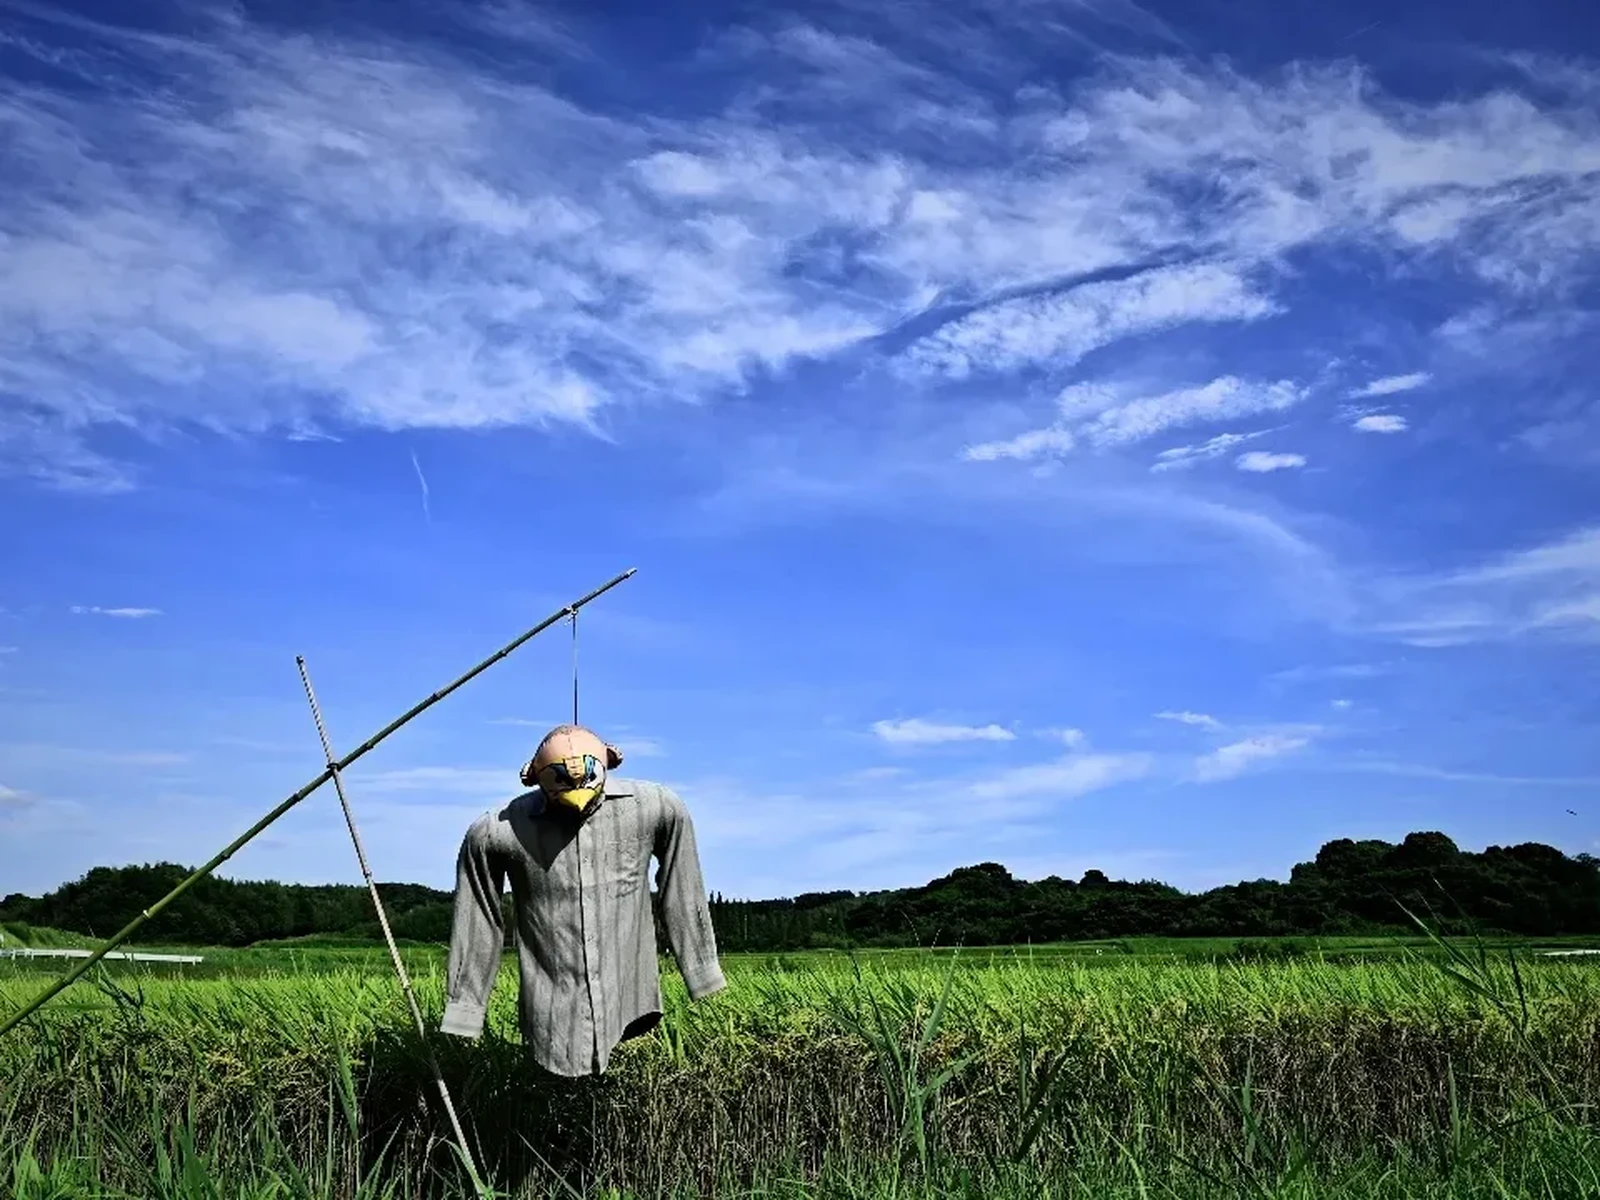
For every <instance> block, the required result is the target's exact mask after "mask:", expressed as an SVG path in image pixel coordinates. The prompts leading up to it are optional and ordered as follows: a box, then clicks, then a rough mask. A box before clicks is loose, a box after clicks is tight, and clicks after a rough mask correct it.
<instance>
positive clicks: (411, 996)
mask: <svg viewBox="0 0 1600 1200" xmlns="http://www.w3.org/2000/svg"><path fill="white" fill-rule="evenodd" d="M573 619H574V620H576V619H577V612H576V610H574V612H573ZM294 663H295V666H297V667H299V668H300V682H301V683H302V684H304V685H305V689H306V703H308V704H309V705H311V719H312V720H313V721H314V722H316V726H317V737H318V738H320V739H321V741H322V756H323V758H325V759H326V760H327V763H328V770H330V771H332V772H333V790H334V791H335V792H337V793H338V795H339V807H340V808H341V809H343V810H344V823H345V825H346V826H347V827H348V828H349V830H350V841H351V843H352V844H353V845H354V846H355V848H356V862H358V863H359V864H360V865H361V875H362V877H363V878H364V879H365V880H366V881H367V891H369V892H370V893H372V906H373V908H375V909H377V910H378V925H379V927H380V928H381V929H382V930H383V940H384V941H385V942H387V943H388V945H389V958H390V960H391V961H393V963H394V970H395V974H396V975H398V976H399V977H400V990H401V991H403V992H405V994H406V1003H407V1004H408V1005H409V1006H410V1008H411V1019H412V1020H413V1021H415V1022H416V1024H417V1037H418V1038H420V1039H421V1040H422V1052H423V1054H425V1055H426V1056H427V1059H428V1066H429V1068H430V1069H431V1070H432V1071H433V1082H434V1084H435V1085H436V1086H437V1087H438V1089H439V1099H440V1100H441V1101H442V1102H443V1103H444V1111H445V1113H446V1114H447V1115H448V1116H449V1118H450V1128H451V1130H452V1131H453V1132H454V1133H455V1135H456V1145H457V1146H459V1147H460V1149H461V1157H462V1159H463V1161H464V1162H465V1163H466V1165H467V1174H468V1175H470V1176H471V1177H472V1187H473V1190H474V1191H476V1192H477V1193H478V1195H479V1197H488V1196H489V1195H490V1192H489V1190H488V1188H487V1187H485V1186H484V1182H483V1176H481V1175H479V1174H478V1163H477V1160H476V1159H475V1158H473V1156H472V1150H471V1148H470V1147H469V1146H468V1145H467V1135H466V1134H465V1133H463V1132H462V1131H461V1120H460V1118H458V1117H457V1116H456V1106H455V1104H454V1103H453V1102H452V1101H451V1099H450V1089H449V1087H448V1086H446V1084H445V1081H444V1072H443V1071H441V1070H440V1069H439V1060H438V1059H437V1058H436V1057H435V1056H434V1053H433V1044H432V1043H431V1042H430V1041H429V1040H428V1028H427V1025H426V1024H425V1023H424V1022H423V1020H422V1009H421V1007H420V1006H419V1005H418V1004H417V995H416V993H415V992H413V991H412V990H411V976H410V975H408V974H407V973H406V964H405V961H404V960H403V959H402V958H401V957H400V947H399V946H397V945H395V941H394V932H393V931H392V930H391V929H390V928H389V914H388V913H387V912H386V911H385V910H384V907H383V897H382V896H380V895H379V894H378V884H377V881H376V880H374V879H373V878H372V868H371V867H370V866H368V865H367V851H366V848H365V847H364V846H362V844H361V834H360V832H359V831H357V829H356V816H355V813H354V812H352V811H351V809H350V797H349V796H347V795H345V790H344V775H343V774H342V773H341V772H340V770H339V763H338V760H337V759H336V758H335V757H334V755H333V743H332V742H331V741H329V740H328V728H327V726H326V725H324V724H323V721H322V706H321V705H319V704H318V703H317V693H316V692H315V691H313V690H312V687H311V672H310V670H309V669H308V668H307V667H306V660H305V658H304V657H303V656H301V655H298V654H297V655H295V660H294Z"/></svg>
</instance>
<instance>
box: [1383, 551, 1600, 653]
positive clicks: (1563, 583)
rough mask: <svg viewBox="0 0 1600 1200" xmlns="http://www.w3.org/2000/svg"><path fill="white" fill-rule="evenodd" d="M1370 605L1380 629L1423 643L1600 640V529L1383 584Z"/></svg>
mask: <svg viewBox="0 0 1600 1200" xmlns="http://www.w3.org/2000/svg"><path fill="white" fill-rule="evenodd" d="M1370 607H1371V610H1372V617H1371V619H1370V622H1369V624H1368V627H1369V628H1370V629H1371V630H1372V631H1373V632H1379V633H1383V634H1387V635H1389V636H1392V637H1394V638H1396V639H1398V640H1400V641H1403V642H1407V643H1410V644H1412V645H1417V646H1431V647H1442V646H1456V645H1466V644H1469V643H1472V642H1483V641H1504V640H1508V639H1512V638H1525V637H1536V636H1545V637H1556V638H1565V639H1577V640H1594V639H1596V638H1600V527H1590V528H1585V529H1580V530H1578V531H1576V532H1574V533H1571V534H1567V535H1565V536H1563V537H1559V538H1556V539H1554V540H1551V541H1548V542H1545V543H1542V544H1540V545H1536V546H1532V547H1529V548H1527V549H1523V550H1518V551H1514V552H1512V553H1509V554H1504V555H1500V556H1499V557H1497V558H1494V559H1491V560H1489V561H1488V562H1486V563H1483V564H1481V565H1479V566H1475V567H1464V568H1460V569H1457V570H1451V571H1443V572H1438V573H1434V574H1428V575H1397V576H1393V577H1388V578H1383V579H1379V580H1376V581H1374V583H1373V584H1372V586H1371V604H1370Z"/></svg>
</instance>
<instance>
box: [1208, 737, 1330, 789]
mask: <svg viewBox="0 0 1600 1200" xmlns="http://www.w3.org/2000/svg"><path fill="white" fill-rule="evenodd" d="M1308 741H1309V739H1307V738H1304V737H1296V736H1293V735H1290V734H1271V733H1269V734H1261V735H1260V736H1257V737H1250V738H1245V739H1244V740H1243V741H1238V742H1232V743H1230V744H1229V745H1226V746H1221V747H1219V748H1218V749H1216V750H1213V751H1211V752H1210V753H1209V754H1202V755H1201V756H1200V757H1198V758H1196V759H1195V761H1194V777H1195V779H1197V780H1198V781H1200V782H1201V783H1215V782H1217V781H1219V780H1223V779H1233V778H1235V777H1236V776H1238V775H1242V774H1243V773H1244V772H1245V771H1246V770H1248V769H1249V768H1250V767H1251V766H1252V765H1253V764H1255V763H1258V762H1263V761H1265V760H1267V759H1272V758H1280V757H1282V756H1283V755H1285V754H1292V753H1294V752H1295V751H1296V750H1299V749H1301V748H1302V747H1303V746H1305V745H1306V744H1307V743H1308Z"/></svg>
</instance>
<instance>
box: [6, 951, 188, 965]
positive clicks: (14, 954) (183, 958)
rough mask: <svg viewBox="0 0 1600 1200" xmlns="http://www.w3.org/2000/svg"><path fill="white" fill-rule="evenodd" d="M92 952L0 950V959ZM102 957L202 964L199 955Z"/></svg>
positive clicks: (87, 953) (78, 955)
mask: <svg viewBox="0 0 1600 1200" xmlns="http://www.w3.org/2000/svg"><path fill="white" fill-rule="evenodd" d="M93 953H94V951H93V950H27V949H23V950H0V958H88V957H89V956H90V955H91V954H93ZM104 957H106V958H120V959H122V960H123V961H125V962H165V963H197V962H204V961H205V960H204V958H203V957H202V956H201V955H199V954H138V953H135V952H133V951H130V950H112V951H110V952H109V953H108V954H106V955H105V956H104Z"/></svg>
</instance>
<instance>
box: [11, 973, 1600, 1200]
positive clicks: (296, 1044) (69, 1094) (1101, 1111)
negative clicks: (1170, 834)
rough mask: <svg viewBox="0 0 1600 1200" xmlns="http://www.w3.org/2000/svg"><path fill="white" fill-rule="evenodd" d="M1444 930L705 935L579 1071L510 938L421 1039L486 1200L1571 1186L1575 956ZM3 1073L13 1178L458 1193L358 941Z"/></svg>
mask: <svg viewBox="0 0 1600 1200" xmlns="http://www.w3.org/2000/svg"><path fill="white" fill-rule="evenodd" d="M1441 953H1442V957H1438V958H1432V959H1430V958H1427V957H1424V956H1421V955H1415V954H1414V955H1412V956H1410V957H1391V958H1386V959H1374V960H1372V961H1369V962H1349V963H1341V962H1330V961H1327V960H1325V959H1319V958H1317V957H1312V956H1307V955H1298V956H1292V957H1285V958H1282V959H1278V958H1273V957H1270V956H1266V957H1260V958H1258V959H1256V960H1253V961H1252V960H1228V959H1219V960H1211V961H1197V960H1183V959H1179V958H1170V959H1159V958H1135V957H1131V956H1122V955H1107V956H1103V957H1089V956H1073V955H1066V954H1057V955H1041V956H1037V957H1035V958H1032V959H1030V958H1029V957H1027V956H1023V955H989V954H987V953H977V952H973V953H968V954H963V955H957V956H939V957H937V958H936V957H934V956H929V955H923V956H915V955H907V954H898V955H893V956H860V957H858V958H855V959H852V958H851V957H849V956H842V955H814V956H808V955H797V956H791V957H790V958H789V959H788V960H787V961H784V962H779V961H775V960H771V959H764V958H756V957H752V958H749V959H741V958H736V957H735V958H730V959H729V960H728V961H727V962H726V964H725V965H726V969H727V973H728V977H729V987H728V989H727V991H726V992H724V993H722V994H721V995H719V996H718V997H716V998H714V999H713V1000H711V1001H708V1002H705V1003H700V1004H690V1003H689V1002H688V1000H687V998H686V996H685V995H684V994H683V990H682V986H681V983H680V982H679V980H678V979H677V977H676V975H675V974H673V973H672V971H671V969H670V967H668V968H667V969H666V971H665V973H664V976H663V990H664V994H665V1009H666V1012H665V1014H664V1017H663V1020H662V1022H661V1024H660V1026H659V1027H658V1028H657V1030H656V1031H655V1032H654V1033H653V1034H652V1035H650V1036H648V1037H645V1038H641V1039H639V1040H637V1041H634V1042H630V1043H626V1044H625V1045H624V1046H622V1047H621V1048H620V1049H619V1050H618V1052H617V1054H616V1056H615V1058H614V1059H613V1064H614V1065H613V1067H612V1069H611V1070H610V1071H609V1072H608V1073H607V1075H606V1076H604V1077H603V1078H598V1079H580V1080H562V1079H556V1078H553V1077H549V1076H546V1075H544V1074H542V1073H541V1072H539V1071H538V1070H537V1069H536V1068H535V1067H533V1066H532V1064H531V1063H530V1061H529V1059H528V1058H527V1056H526V1055H525V1053H524V1050H523V1047H522V1046H521V1044H520V1039H519V1036H518V1033H517V1023H516V1011H515V1003H516V999H515V998H516V983H515V978H514V974H513V970H512V967H511V965H510V964H509V963H508V965H507V970H506V974H505V976H504V977H503V978H502V980H501V982H500V985H499V987H498V988H497V989H496V994H495V1001H494V1004H493V1006H492V1009H491V1012H490V1014H489V1018H488V1021H487V1025H486V1030H485V1034H484V1037H483V1038H482V1040H481V1041H479V1042H477V1043H468V1042H461V1041H457V1040H455V1039H450V1038H447V1037H443V1036H438V1037H436V1038H435V1039H434V1044H435V1049H436V1051H437V1053H438V1055H439V1058H440V1062H441V1065H442V1067H443V1069H444V1071H445V1073H446V1076H447V1079H448V1081H449V1084H450V1087H451V1090H452V1093H453V1094H454V1095H455V1097H456V1102H457V1105H458V1106H459V1108H460V1109H461V1110H462V1116H463V1120H464V1121H465V1122H466V1123H467V1126H468V1130H467V1132H468V1137H469V1140H470V1141H471V1142H472V1143H473V1145H472V1149H473V1150H474V1152H475V1153H476V1154H478V1155H479V1160H480V1162H482V1163H484V1164H485V1166H486V1168H487V1169H488V1170H489V1171H490V1173H491V1174H492V1176H493V1179H494V1182H495V1185H496V1186H497V1187H498V1188H499V1189H500V1192H501V1194H503V1195H507V1196H512V1195H526V1196H574V1195H576V1196H590V1195H593V1196H604V1195H615V1196H624V1195H626V1196H679V1195H709V1194H717V1195H723V1194H727V1195H761V1196H795V1197H798V1196H823V1195H827V1196H835V1195H836V1196H872V1197H881V1196H913V1195H918V1196H921V1195H940V1196H964V1195H971V1196H979V1195H983V1196H1002V1197H1004V1196H1017V1197H1022V1196H1029V1197H1032V1196H1063V1197H1065V1196H1078V1195H1083V1196H1090V1195H1093V1196H1129V1197H1132V1196H1174V1195H1181V1196H1184V1197H1195V1196H1217V1197H1222V1196H1263V1197H1267V1196H1270V1197H1289V1196H1307V1197H1309V1196H1313V1195H1315V1196H1317V1197H1324V1196H1350V1197H1362V1198H1369V1197H1385V1196H1396V1197H1398V1196H1402V1195H1403V1196H1407V1197H1412V1196H1479V1195H1482V1196H1485V1197H1487V1196H1496V1197H1504V1196H1508V1195H1509V1196H1549V1197H1556V1196H1561V1197H1567V1196H1581V1195H1596V1196H1600V1136H1597V1134H1600V1127H1597V1123H1596V1121H1595V1120H1594V1114H1595V1113H1596V1111H1597V1110H1596V1108H1595V1105H1596V1103H1597V1102H1600V970H1597V968H1596V966H1595V964H1593V963H1586V962H1583V961H1582V960H1573V959H1568V960H1554V959H1543V960H1534V961H1527V962H1524V961H1523V960H1522V959H1521V958H1520V957H1518V956H1514V955H1511V956H1497V955H1495V954H1492V953H1483V954H1477V955H1474V954H1470V953H1469V952H1467V951H1462V950H1459V948H1457V950H1456V951H1455V955H1459V957H1456V956H1453V955H1452V954H1451V953H1450V952H1449V948H1446V950H1445V951H1442V952H1441ZM313 958H314V956H313ZM413 970H414V975H413V978H414V983H415V985H416V987H417V991H418V998H419V1001H420V1002H421V1003H422V1005H423V1006H424V1011H425V1013H426V1014H427V1015H428V1017H429V1020H430V1021H431V1022H434V1023H436V1022H437V1019H438V1015H439V1013H440V1012H441V1011H442V1008H443V985H444V979H443V971H442V962H441V961H440V959H439V958H438V956H437V955H433V956H429V955H418V956H417V959H416V962H415V965H414V968H413ZM44 978H46V977H45V976H43V975H41V974H39V973H37V972H36V971H29V970H25V969H14V970H11V971H9V972H7V973H5V974H0V1008H5V1007H9V1006H12V1005H16V1004H20V1003H21V1002H22V1001H23V999H24V998H25V997H26V996H28V995H31V994H33V992H34V991H35V990H36V989H37V988H38V987H39V986H40V984H41V981H42V980H43V979H44ZM0 1080H3V1081H4V1086H5V1090H4V1093H3V1094H0V1179H3V1180H4V1182H3V1183H0V1190H8V1191H9V1193H10V1194H14V1195H16V1196H18V1197H19V1198H21V1197H26V1198H30V1200H31V1198H33V1197H54V1196H80V1195H81V1196H94V1197H122V1196H140V1197H151V1196H158V1197H167V1196H171V1197H184V1198H186V1200H187V1198H189V1197H199V1196H217V1197H222V1196H230V1197H231V1196H263V1197H264V1196H274V1197H296V1198H298V1197H306V1198H308V1200H309V1198H312V1197H315V1198H317V1200H331V1198H333V1197H356V1198H359V1200H368V1198H376V1197H395V1198H400V1197H407V1198H409V1197H418V1198H421V1197H433V1196H438V1197H454V1196H462V1197H466V1196H470V1195H472V1192H471V1189H470V1184H469V1181H468V1180H467V1178H466V1175H465V1172H464V1171H463V1170H462V1169H461V1161H460V1157H459V1154H458V1153H457V1152H456V1151H455V1150H453V1149H452V1147H451V1146H450V1145H449V1144H448V1141H447V1139H446V1138H445V1136H444V1131H445V1129H446V1126H445V1124H444V1122H443V1121H442V1120H441V1119H440V1115H439V1113H438V1112H437V1111H436V1106H435V1105H434V1103H433V1101H432V1095H433V1093H432V1088H431V1084H430V1082H429V1073H428V1067H427V1062H426V1055H425V1054H424V1052H423V1047H422V1046H421V1045H420V1044H419V1042H418V1040H417V1035H416V1031H415V1029H414V1028H413V1027H411V1025H410V1023H409V1020H408V1018H407V1014H406V1012H405V1010H404V1007H403V1005H402V1003H401V1001H400V998H399V996H398V994H397V988H396V985H395V982H394V980H393V978H392V975H390V974H388V973H387V963H386V962H385V961H384V960H383V958H382V957H381V955H380V954H369V955H367V956H366V957H365V958H362V957H360V956H358V955H352V954H351V953H349V952H343V951H342V952H341V957H340V958H339V959H338V961H337V962H336V963H333V964H330V963H328V962H326V961H322V962H317V961H312V962H308V963H306V964H304V965H303V966H299V967H296V966H294V965H291V964H288V963H285V962H276V963H273V964H272V965H271V967H270V969H263V970H259V971H256V972H254V973H246V972H243V971H239V972H235V973H234V974H232V975H227V974H221V973H216V974H208V975H206V976H201V977H198V978H196V977H189V976H184V977H178V976H176V975H175V974H173V973H170V972H168V973H162V972H160V971H140V970H137V969H132V968H129V967H119V968H115V969H108V970H106V971H103V972H101V973H100V975H99V977H98V982H97V983H96V984H94V985H92V986H91V985H89V984H87V983H85V984H83V985H80V986H79V988H77V989H75V990H74V991H72V992H69V993H67V994H65V995H63V996H62V997H60V998H58V1000H57V1002H55V1003H53V1004H52V1005H51V1006H49V1007H48V1008H47V1009H46V1010H44V1011H43V1012H41V1013H40V1014H39V1017H38V1018H37V1019H35V1020H34V1021H32V1022H30V1023H29V1024H28V1025H27V1026H26V1027H24V1028H23V1029H21V1030H19V1031H18V1032H17V1034H16V1035H14V1036H12V1037H9V1038H7V1039H6V1040H4V1041H0Z"/></svg>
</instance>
